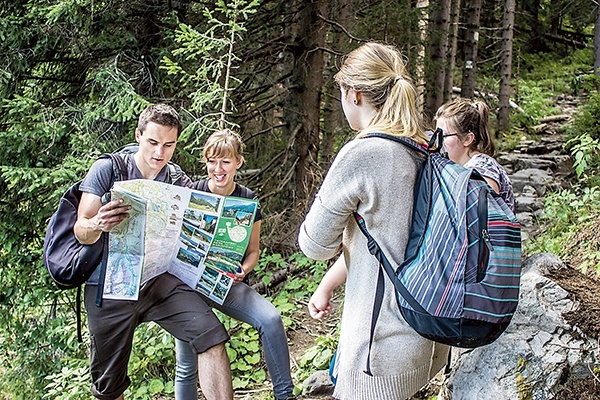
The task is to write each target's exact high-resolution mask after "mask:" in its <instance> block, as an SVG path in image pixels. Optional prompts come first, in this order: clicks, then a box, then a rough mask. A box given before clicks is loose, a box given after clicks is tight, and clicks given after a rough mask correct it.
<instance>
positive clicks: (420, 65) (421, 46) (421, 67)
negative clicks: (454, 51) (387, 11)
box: [414, 0, 429, 113]
mask: <svg viewBox="0 0 600 400" xmlns="http://www.w3.org/2000/svg"><path fill="white" fill-rule="evenodd" d="M416 9H417V10H419V11H421V18H420V19H419V34H418V36H419V40H418V42H417V45H416V46H415V47H416V48H417V50H416V54H417V57H416V60H417V61H416V63H415V64H416V65H415V71H416V72H415V77H414V79H415V84H416V87H417V97H418V100H417V110H418V111H419V112H421V113H422V112H423V108H424V107H423V106H424V104H425V72H424V71H425V64H426V63H425V43H426V42H427V19H429V12H428V10H429V0H417V5H416Z"/></svg>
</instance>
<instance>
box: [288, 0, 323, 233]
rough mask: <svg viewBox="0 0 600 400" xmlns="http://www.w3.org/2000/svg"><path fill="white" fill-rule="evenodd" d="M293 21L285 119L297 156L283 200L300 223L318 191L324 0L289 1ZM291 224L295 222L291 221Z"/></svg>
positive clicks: (290, 34)
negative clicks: (321, 16) (284, 199)
mask: <svg viewBox="0 0 600 400" xmlns="http://www.w3.org/2000/svg"><path fill="white" fill-rule="evenodd" d="M289 5H290V9H291V10H292V21H291V23H290V24H289V26H288V29H289V31H288V32H289V35H288V38H289V45H288V50H289V51H290V53H291V55H292V58H291V60H290V62H291V65H290V68H291V77H290V78H289V80H288V81H287V85H286V86H287V90H288V93H289V96H288V97H287V98H286V99H285V100H284V106H283V110H284V112H283V119H284V122H285V123H286V124H287V133H288V137H289V148H291V149H293V154H294V156H293V157H292V158H291V160H290V162H289V163H288V165H286V169H287V174H291V175H287V176H290V181H289V183H288V185H287V187H286V189H287V190H286V192H287V193H285V194H284V196H283V197H284V198H286V199H288V200H287V201H288V207H286V208H287V209H290V210H295V215H290V218H291V219H298V220H297V221H295V222H300V220H301V218H302V217H303V216H304V214H305V212H306V210H307V208H308V206H309V205H310V202H311V201H312V198H313V195H314V193H315V191H316V189H317V187H316V183H317V182H318V181H319V177H320V172H319V166H318V162H317V161H318V154H319V121H320V113H321V90H322V87H323V66H324V63H323V50H322V49H323V48H324V45H325V33H326V31H325V24H324V22H323V20H322V19H321V18H320V17H319V15H325V10H326V7H325V5H326V4H325V0H315V1H312V2H307V1H304V0H294V1H292V2H290V4H289ZM289 222H291V223H292V226H293V222H292V221H291V220H290V221H289Z"/></svg>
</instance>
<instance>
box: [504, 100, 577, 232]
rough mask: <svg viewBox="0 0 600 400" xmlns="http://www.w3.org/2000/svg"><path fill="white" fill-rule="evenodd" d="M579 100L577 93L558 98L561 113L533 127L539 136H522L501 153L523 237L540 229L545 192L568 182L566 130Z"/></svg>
mask: <svg viewBox="0 0 600 400" xmlns="http://www.w3.org/2000/svg"><path fill="white" fill-rule="evenodd" d="M579 103H580V99H578V98H575V97H569V96H564V97H560V98H558V100H557V103H556V106H557V108H558V109H559V110H560V113H559V114H558V115H554V116H550V117H547V118H544V119H542V120H541V123H540V124H539V125H536V126H535V127H533V130H534V134H535V136H538V137H539V139H529V140H522V141H521V142H520V143H519V144H518V145H517V146H516V147H515V148H514V149H513V150H512V151H511V152H510V153H503V154H500V155H499V156H498V162H500V164H502V166H503V167H504V168H505V169H506V171H507V173H508V175H509V177H510V179H511V182H512V184H513V189H514V191H515V198H516V205H517V218H518V219H519V221H520V222H521V225H522V236H523V240H524V241H527V240H528V239H530V238H531V237H533V236H535V235H536V233H537V231H538V226H537V218H538V217H539V216H540V215H541V213H542V210H543V207H544V199H545V195H546V193H548V192H549V191H553V190H557V189H559V188H561V187H564V188H566V187H568V186H569V183H568V179H570V178H572V173H573V172H572V171H573V162H572V160H571V157H570V156H569V155H568V154H567V153H566V152H565V150H564V140H565V138H564V136H565V135H564V130H565V126H566V125H567V124H569V123H570V121H571V119H572V118H573V116H574V115H575V112H576V111H577V106H578V104H579Z"/></svg>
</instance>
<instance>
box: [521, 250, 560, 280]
mask: <svg viewBox="0 0 600 400" xmlns="http://www.w3.org/2000/svg"><path fill="white" fill-rule="evenodd" d="M564 267H565V264H564V263H563V262H562V260H561V259H560V258H559V257H558V256H557V255H556V254H552V253H536V254H534V255H532V256H531V257H528V258H527V259H526V260H525V261H524V262H523V273H527V272H528V271H529V270H534V271H537V272H538V273H539V274H542V275H547V274H548V272H550V271H552V270H557V269H561V268H564Z"/></svg>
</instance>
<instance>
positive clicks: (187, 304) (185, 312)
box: [142, 273, 233, 400]
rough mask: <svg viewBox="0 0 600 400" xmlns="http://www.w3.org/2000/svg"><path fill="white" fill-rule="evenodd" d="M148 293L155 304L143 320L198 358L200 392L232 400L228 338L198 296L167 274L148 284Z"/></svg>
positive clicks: (215, 399)
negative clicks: (181, 342) (155, 325)
mask: <svg viewBox="0 0 600 400" xmlns="http://www.w3.org/2000/svg"><path fill="white" fill-rule="evenodd" d="M145 291H146V292H147V294H148V297H151V298H152V299H154V303H153V305H152V306H151V307H149V308H148V309H147V310H145V314H144V316H143V319H142V320H143V321H144V322H146V321H154V322H156V323H158V324H159V325H160V326H162V327H163V328H164V329H166V330H167V331H168V332H169V333H170V334H171V335H173V336H175V337H176V338H177V339H180V340H182V341H184V342H186V343H188V344H189V345H190V347H191V348H192V349H193V351H194V352H195V353H196V354H198V361H199V363H198V364H199V365H198V366H199V369H200V371H201V372H200V374H199V375H200V377H201V388H202V391H203V392H204V393H205V396H206V397H207V398H208V400H220V399H227V400H230V399H233V389H232V382H231V369H230V366H229V358H228V357H227V352H226V351H225V342H226V341H227V340H229V335H228V334H227V331H226V330H225V328H224V327H223V324H222V323H221V322H220V321H219V319H218V318H217V316H216V315H215V314H214V313H213V312H212V310H211V309H210V307H209V306H208V305H207V304H206V303H205V302H204V301H203V300H202V299H201V298H200V296H198V292H196V291H195V290H194V289H191V288H190V287H189V286H187V285H186V284H185V283H183V282H182V281H180V280H179V279H178V278H176V277H175V276H173V275H170V274H168V273H164V274H161V275H159V276H157V277H156V278H154V279H153V280H151V281H149V282H148V283H147V284H146V287H145Z"/></svg>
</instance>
